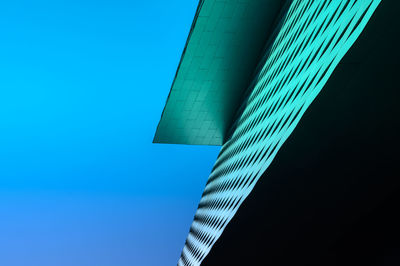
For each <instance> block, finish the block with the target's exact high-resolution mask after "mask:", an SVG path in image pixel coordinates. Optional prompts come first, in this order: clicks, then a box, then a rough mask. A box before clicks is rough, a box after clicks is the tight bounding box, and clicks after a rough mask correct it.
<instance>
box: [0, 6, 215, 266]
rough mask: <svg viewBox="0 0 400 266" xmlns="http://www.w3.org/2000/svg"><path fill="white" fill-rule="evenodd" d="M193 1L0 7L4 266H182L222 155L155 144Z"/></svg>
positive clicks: (0, 258) (0, 244)
mask: <svg viewBox="0 0 400 266" xmlns="http://www.w3.org/2000/svg"><path fill="white" fill-rule="evenodd" d="M197 2H198V1H197V0H190V1H188V0H179V1H178V0H175V1H163V0H157V1H139V0H126V1H122V0H112V1H111V0H108V1H104V0H98V1H90V0H59V1H54V0H48V1H45V0H37V1H28V0H26V1H24V0H13V1H1V2H0V265H2V266H125V265H126V266H128V265H129V266H132V265H138V266H147V265H154V266H162V265H176V263H177V260H178V258H179V255H180V252H181V249H182V247H183V245H184V241H185V238H186V235H187V233H188V230H189V227H190V224H191V222H192V219H193V215H194V213H195V210H196V207H197V203H198V201H199V199H200V197H201V193H202V190H203V188H204V185H205V182H206V179H207V177H208V174H209V172H210V170H211V167H212V165H213V163H214V161H215V158H216V156H217V153H218V151H219V148H218V147H206V146H180V145H160V144H152V143H151V142H152V138H153V135H154V132H155V129H156V126H157V123H158V120H159V118H160V115H161V112H162V109H163V106H164V104H165V101H166V98H167V95H168V92H169V89H170V86H171V83H172V80H173V77H174V74H175V71H176V68H177V66H178V63H179V59H180V56H181V53H182V50H183V47H184V44H185V41H186V38H187V35H188V32H189V29H190V25H191V22H192V20H193V17H194V13H195V10H196V7H197Z"/></svg>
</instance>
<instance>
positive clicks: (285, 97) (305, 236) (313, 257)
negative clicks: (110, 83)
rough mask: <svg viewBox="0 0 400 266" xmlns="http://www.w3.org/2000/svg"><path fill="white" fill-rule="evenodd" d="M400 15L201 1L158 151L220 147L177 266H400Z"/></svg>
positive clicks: (343, 1) (317, 5)
mask: <svg viewBox="0 0 400 266" xmlns="http://www.w3.org/2000/svg"><path fill="white" fill-rule="evenodd" d="M399 7H400V2H399V1H395V0H333V1H328V0H326V1H325V0H321V1H319V0H314V1H311V0H310V1H308V0H307V1H305V0H293V1H292V0H288V1H283V0H225V1H222V0H201V1H200V2H199V5H198V9H197V11H196V15H195V18H194V21H193V24H192V27H191V30H190V33H189V37H188V39H187V42H186V46H185V49H184V51H183V54H182V57H181V61H180V64H179V67H178V70H177V73H176V76H175V79H174V82H173V84H172V88H171V91H170V94H169V96H168V100H167V102H166V105H165V108H164V111H163V114H162V117H161V120H160V122H159V125H158V128H157V131H156V134H155V138H154V142H155V143H174V144H193V145H196V144H197V145H221V146H222V147H221V151H220V154H219V156H218V158H217V161H216V162H215V165H214V167H213V169H212V171H211V174H210V176H209V178H208V181H207V184H206V186H205V189H204V192H203V195H202V198H201V200H200V203H199V205H198V209H197V211H196V213H195V215H194V221H193V223H192V226H191V227H190V231H189V234H188V237H187V240H186V243H185V246H184V247H183V251H182V255H181V258H180V259H179V262H178V265H200V264H202V265H347V264H352V265H361V264H363V265H386V264H384V263H386V262H385V261H388V260H390V261H394V260H395V259H396V256H398V255H400V241H399V240H398V239H400V231H399V229H398V228H397V227H398V226H397V224H400V220H399V219H398V218H396V217H395V215H394V213H395V212H398V207H397V206H399V205H397V203H399V202H400V200H399V199H400V197H399V195H400V193H399V192H400V189H399V188H400V181H398V179H399V178H398V177H399V176H400V174H399V167H398V159H399V156H398V150H399V146H400V145H399V140H398V135H399V114H400V112H399V106H400V105H399V103H398V102H399V99H400V98H399V96H400V93H399V89H400V87H399V86H398V77H397V76H398V73H399V71H400V68H399V60H400V52H399V47H400V41H399V38H400V37H399V36H400V30H399V29H400V28H399V26H400V25H399V24H400V23H399V19H398V18H397V16H398V15H397V13H398V10H400V9H399ZM396 208H397V210H396ZM388 258H389V259H388ZM375 261H376V264H373V263H375ZM398 262H399V263H400V260H398ZM387 265H389V264H387ZM390 265H392V264H390ZM396 265H397V264H396ZM398 265H400V264H398Z"/></svg>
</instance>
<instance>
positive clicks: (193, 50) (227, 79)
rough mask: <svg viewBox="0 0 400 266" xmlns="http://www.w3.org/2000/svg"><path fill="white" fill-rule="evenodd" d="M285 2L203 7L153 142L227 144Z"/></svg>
mask: <svg viewBox="0 0 400 266" xmlns="http://www.w3.org/2000/svg"><path fill="white" fill-rule="evenodd" d="M284 2H285V1H282V0H230V1H221V0H219V1H218V0H201V1H200V2H199V5H198V8H197V11H196V15H195V18H194V21H193V24H192V27H191V29H190V33H189V37H188V39H187V41H186V46H185V49H184V51H183V53H182V56H181V60H180V63H179V66H178V70H177V72H176V75H175V79H174V81H173V84H172V88H171V91H170V93H169V96H168V99H167V102H166V105H165V107H164V111H163V113H162V116H161V119H160V122H159V124H158V127H157V130H156V133H155V136H154V140H153V142H154V143H173V144H197V145H222V144H223V141H224V137H225V134H226V132H227V130H228V129H229V127H230V125H231V122H232V120H233V117H234V115H235V113H236V110H237V109H238V106H239V104H240V100H241V98H242V95H243V93H244V91H245V90H246V89H247V86H248V84H249V83H250V80H251V78H252V75H253V73H254V70H255V68H256V66H257V63H258V61H259V59H260V56H261V53H262V51H263V48H264V46H265V43H266V41H267V39H268V37H269V34H270V33H271V31H272V28H273V27H272V26H273V24H274V22H275V20H276V17H277V16H278V14H279V12H280V10H281V8H282V5H283V3H284Z"/></svg>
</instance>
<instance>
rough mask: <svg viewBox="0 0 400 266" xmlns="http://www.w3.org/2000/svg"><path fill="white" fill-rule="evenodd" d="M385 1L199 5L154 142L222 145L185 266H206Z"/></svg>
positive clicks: (209, 1)
mask: <svg viewBox="0 0 400 266" xmlns="http://www.w3.org/2000/svg"><path fill="white" fill-rule="evenodd" d="M382 1H384V0H382ZM380 4H381V0H362V1H361V0H359V1H355V0H354V1H348V0H337V1H302V0H293V1H273V0H270V1H261V0H260V1H239V0H236V1H217V0H203V1H200V3H199V7H198V10H197V12H196V17H195V20H194V22H193V25H192V28H191V31H190V34H189V38H188V41H187V43H186V48H185V51H184V53H183V55H182V59H181V62H180V65H179V68H178V71H177V74H176V77H175V80H174V84H173V86H172V89H171V92H170V95H169V98H168V101H167V104H166V107H165V109H164V112H163V115H162V118H161V121H160V124H159V127H158V129H157V132H156V136H155V139H154V142H160V143H184V144H200V145H222V147H221V151H220V153H219V156H218V158H217V160H216V162H215V165H214V167H213V169H212V171H211V174H210V176H209V178H208V181H207V183H206V186H205V188H204V192H203V195H202V198H201V200H200V203H199V205H198V209H197V211H196V213H195V216H194V220H193V223H192V225H191V227H190V231H189V234H188V237H187V240H186V243H185V246H184V247H183V251H182V255H181V258H180V259H179V262H178V265H200V264H201V263H202V262H203V260H204V259H205V258H206V256H207V255H208V254H209V252H210V251H211V249H212V247H213V245H214V244H215V243H216V241H217V240H218V239H219V238H220V236H221V235H222V233H223V232H224V229H225V228H226V226H227V225H228V224H229V223H230V221H231V220H232V219H233V217H234V216H235V214H236V213H237V211H238V209H239V207H240V206H241V205H242V203H243V202H244V200H245V199H246V198H247V197H248V196H249V195H250V193H251V192H252V190H253V188H254V187H255V185H256V184H257V182H258V181H259V179H260V178H261V177H262V176H263V175H265V173H267V172H268V169H269V166H270V165H271V163H272V162H273V161H274V160H275V159H276V158H277V157H279V151H280V149H281V147H282V145H284V143H285V142H286V141H287V139H288V138H289V137H290V136H291V134H292V133H293V131H294V130H295V129H296V127H297V125H298V124H299V122H300V121H301V119H302V117H303V116H304V115H305V114H306V113H307V110H308V108H309V107H310V105H311V104H312V103H313V102H314V101H317V100H318V98H317V96H318V95H319V94H320V93H321V91H323V90H324V88H325V85H326V83H327V82H328V80H329V79H330V77H331V75H332V73H334V71H335V70H336V69H338V68H340V67H341V63H344V62H342V59H343V58H344V57H345V55H346V53H347V52H348V51H349V50H350V49H351V47H352V46H353V45H354V43H355V42H356V41H357V39H358V38H359V36H360V35H361V33H362V32H363V30H364V28H365V27H366V25H367V24H368V23H369V21H370V19H371V17H373V14H374V12H375V10H376V9H377V8H378V7H379V5H380Z"/></svg>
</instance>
